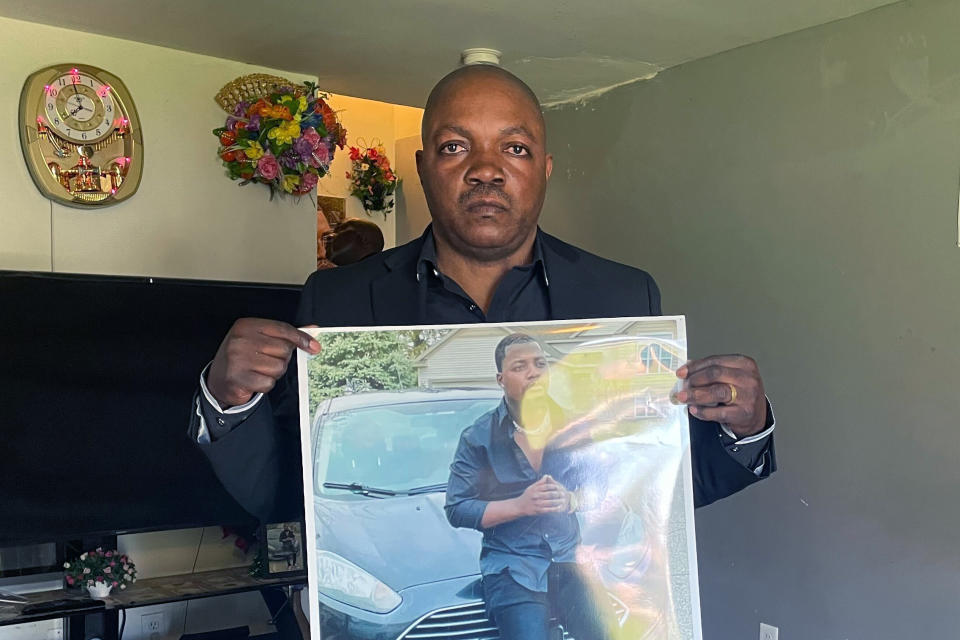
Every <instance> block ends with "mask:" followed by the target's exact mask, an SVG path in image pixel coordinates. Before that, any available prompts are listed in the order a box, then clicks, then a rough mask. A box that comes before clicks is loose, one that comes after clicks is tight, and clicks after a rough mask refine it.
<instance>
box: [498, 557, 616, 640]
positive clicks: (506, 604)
mask: <svg viewBox="0 0 960 640" xmlns="http://www.w3.org/2000/svg"><path fill="white" fill-rule="evenodd" d="M548 575H549V582H548V586H547V589H548V591H547V593H542V592H539V591H530V590H529V589H527V588H525V587H522V586H520V585H519V584H517V583H516V582H515V581H514V580H513V578H511V577H510V572H509V571H505V572H503V573H498V574H496V575H491V576H484V577H483V599H484V602H486V605H487V612H488V613H489V614H490V617H491V618H492V619H493V622H494V623H495V624H496V625H497V628H498V629H499V630H500V638H501V640H551V638H550V619H551V617H556V618H557V620H558V621H559V622H560V624H562V625H563V628H564V629H566V630H567V631H568V632H569V633H570V634H571V635H572V636H573V637H574V638H575V639H576V640H605V639H606V638H609V637H610V635H609V633H608V631H607V630H608V629H610V628H611V627H610V625H611V624H615V623H614V621H613V615H612V608H610V607H607V606H606V605H607V602H606V599H605V598H603V596H601V602H599V603H595V602H594V601H595V599H596V598H595V596H594V594H593V593H592V592H591V591H590V587H589V586H588V585H587V583H586V582H585V581H584V580H583V578H582V576H581V575H580V572H579V570H578V568H577V565H576V564H573V563H560V564H553V565H550V569H549V574H548ZM597 604H599V605H600V606H599V607H598V606H596V605H597Z"/></svg>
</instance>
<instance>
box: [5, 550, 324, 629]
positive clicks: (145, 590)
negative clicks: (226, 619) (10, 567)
mask: <svg viewBox="0 0 960 640" xmlns="http://www.w3.org/2000/svg"><path fill="white" fill-rule="evenodd" d="M306 583H307V577H306V574H304V575H300V576H284V577H278V578H254V577H251V576H250V575H249V573H248V571H247V568H246V567H237V568H233V569H220V570H217V571H203V572H198V573H188V574H183V575H173V576H164V577H162V578H146V579H142V580H137V582H136V584H134V585H131V586H130V587H129V588H127V589H125V590H123V591H117V590H114V591H113V592H112V593H111V594H110V596H109V597H107V598H105V599H104V600H103V602H104V607H103V608H102V609H98V610H94V611H91V610H90V608H89V606H86V607H84V606H79V605H81V603H78V606H77V607H76V608H75V609H70V608H60V609H58V610H56V611H44V612H40V613H34V614H24V613H23V608H24V607H25V606H27V605H28V604H32V603H40V602H52V601H55V600H64V599H70V598H80V597H83V596H86V592H85V591H83V592H81V591H80V590H75V589H70V590H67V589H53V590H51V591H39V592H36V593H29V594H24V597H25V598H26V599H27V603H25V604H6V603H0V626H5V625H11V624H20V623H24V622H35V621H38V620H51V619H54V618H65V619H66V621H67V625H66V634H65V639H66V640H82V639H83V637H84V629H85V625H86V617H87V616H100V617H101V621H102V628H103V640H117V634H118V631H119V613H120V611H122V610H124V609H132V608H135V607H144V606H147V605H157V604H166V603H168V602H180V601H183V600H193V599H196V598H210V597H213V596H223V595H229V594H232V593H241V592H244V591H256V590H259V589H261V588H263V587H273V586H290V587H294V588H296V587H300V588H303V586H305V585H306Z"/></svg>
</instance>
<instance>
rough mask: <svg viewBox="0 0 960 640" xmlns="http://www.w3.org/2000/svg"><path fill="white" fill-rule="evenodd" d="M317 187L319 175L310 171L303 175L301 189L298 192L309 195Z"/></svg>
mask: <svg viewBox="0 0 960 640" xmlns="http://www.w3.org/2000/svg"><path fill="white" fill-rule="evenodd" d="M316 186H317V174H315V173H312V172H310V171H308V172H306V173H305V174H303V177H302V178H300V188H299V189H298V191H299V192H300V193H308V192H310V191H313V188H314V187H316Z"/></svg>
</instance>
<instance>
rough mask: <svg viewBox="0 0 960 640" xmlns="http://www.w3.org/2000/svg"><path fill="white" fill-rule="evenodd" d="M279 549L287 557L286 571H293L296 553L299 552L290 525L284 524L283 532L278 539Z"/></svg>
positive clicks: (295, 537) (295, 563)
mask: <svg viewBox="0 0 960 640" xmlns="http://www.w3.org/2000/svg"><path fill="white" fill-rule="evenodd" d="M279 542H280V549H281V551H282V552H283V553H284V554H285V555H286V556H287V569H293V568H294V567H295V566H296V565H297V553H298V551H299V549H298V547H299V545H298V544H297V536H296V535H294V533H293V530H292V529H291V528H290V525H288V524H284V525H283V531H281V532H280V537H279Z"/></svg>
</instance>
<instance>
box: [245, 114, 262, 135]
mask: <svg viewBox="0 0 960 640" xmlns="http://www.w3.org/2000/svg"><path fill="white" fill-rule="evenodd" d="M259 130H260V114H259V113H255V114H253V115H252V116H250V122H248V123H247V131H259Z"/></svg>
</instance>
